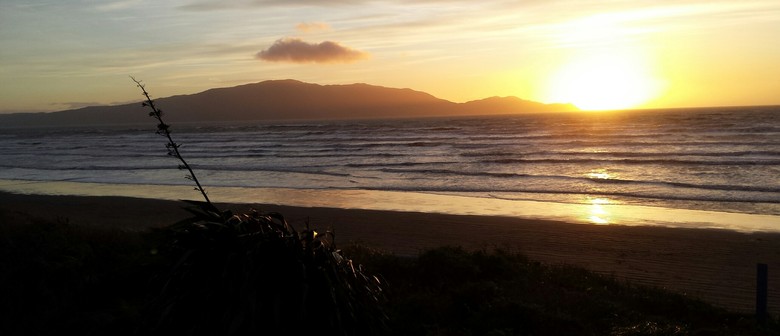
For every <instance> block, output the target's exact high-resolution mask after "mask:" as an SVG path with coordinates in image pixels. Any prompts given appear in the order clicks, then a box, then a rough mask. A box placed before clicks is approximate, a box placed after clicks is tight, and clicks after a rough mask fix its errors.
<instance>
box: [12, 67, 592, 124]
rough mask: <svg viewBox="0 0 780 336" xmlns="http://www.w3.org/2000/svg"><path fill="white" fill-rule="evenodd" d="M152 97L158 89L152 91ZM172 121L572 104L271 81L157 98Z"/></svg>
mask: <svg viewBox="0 0 780 336" xmlns="http://www.w3.org/2000/svg"><path fill="white" fill-rule="evenodd" d="M151 91H152V92H151V93H152V94H153V93H154V90H151ZM155 104H156V105H157V107H159V108H160V109H161V110H163V112H164V114H165V119H166V122H211V121H249V120H296V119H298V120H303V119H307V120H312V119H369V118H413V117H437V116H465V115H492V114H518V113H539V112H568V111H577V110H578V109H577V108H576V107H575V106H573V105H571V104H543V103H539V102H534V101H529V100H523V99H520V98H517V97H491V98H486V99H482V100H475V101H470V102H466V103H454V102H451V101H447V100H444V99H439V98H436V97H434V96H432V95H430V94H428V93H425V92H420V91H415V90H411V89H397V88H387V87H381V86H374V85H368V84H348V85H319V84H311V83H304V82H300V81H296V80H290V79H288V80H269V81H264V82H260V83H254V84H246V85H240V86H235V87H229V88H218V89H210V90H206V91H203V92H200V93H196V94H190V95H179V96H172V97H167V98H159V99H155ZM148 112H149V110H148V108H145V107H142V106H141V104H140V102H139V103H131V104H124V105H114V106H90V107H84V108H79V109H73V110H66V111H59V112H41V113H11V114H0V126H11V127H20V126H21V127H24V126H28V127H34V126H60V125H61V126H73V125H101V124H103V125H105V124H126V123H144V122H149V120H148V114H147V113H148Z"/></svg>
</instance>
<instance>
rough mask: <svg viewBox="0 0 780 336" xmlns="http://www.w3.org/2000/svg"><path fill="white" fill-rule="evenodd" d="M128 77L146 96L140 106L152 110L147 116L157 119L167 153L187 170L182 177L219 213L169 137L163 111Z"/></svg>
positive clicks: (158, 131)
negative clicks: (190, 182)
mask: <svg viewBox="0 0 780 336" xmlns="http://www.w3.org/2000/svg"><path fill="white" fill-rule="evenodd" d="M130 79H132V80H133V82H135V84H136V85H137V86H138V87H139V88H141V91H142V92H143V96H144V97H145V98H146V101H144V102H143V103H141V105H142V106H144V107H146V106H148V107H149V108H150V109H151V110H152V111H151V112H149V116H150V117H152V118H154V119H157V121H158V122H159V123H158V124H157V134H159V135H161V136H164V137H165V138H166V139H167V140H168V143H166V144H165V148H167V149H168V155H170V156H173V157H175V158H177V159H179V161H180V162H181V164H180V165H179V169H182V170H185V169H186V170H187V172H189V174H188V175H185V176H184V178H186V179H188V180H190V181H192V182H195V190H197V191H199V192H200V193H201V195H203V198H204V199H205V200H206V203H207V204H208V206H209V207H211V208H212V209H211V210H214V211H216V212H217V213H219V211H218V210H217V208H216V207H215V206H214V204H212V203H211V200H209V195H208V194H207V193H206V190H205V189H203V186H202V185H201V184H200V181H198V177H197V176H195V172H194V171H192V167H190V165H189V164H188V163H187V161H186V160H184V157H182V156H181V153H180V152H179V147H181V144H178V143H176V142H175V141H173V138H172V137H171V125H168V124H166V123H165V122H164V121H163V111H162V110H160V109H159V108H157V106H156V105H155V104H154V100H152V97H150V96H149V92H147V91H146V86H145V85H144V84H143V83H141V81H139V80H137V79H135V78H134V77H133V76H130Z"/></svg>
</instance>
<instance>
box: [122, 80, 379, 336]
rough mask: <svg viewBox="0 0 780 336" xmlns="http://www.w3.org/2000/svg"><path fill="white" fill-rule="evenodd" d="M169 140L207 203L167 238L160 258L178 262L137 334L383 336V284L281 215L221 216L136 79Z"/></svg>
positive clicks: (324, 238) (328, 240)
mask: <svg viewBox="0 0 780 336" xmlns="http://www.w3.org/2000/svg"><path fill="white" fill-rule="evenodd" d="M130 78H132V80H133V81H134V82H135V83H136V85H138V87H139V88H141V91H142V92H143V96H144V97H145V98H146V101H145V102H144V103H143V106H144V107H147V106H148V107H149V108H150V109H151V110H152V111H151V112H149V116H150V117H153V118H155V119H156V120H157V122H158V125H157V134H159V135H162V136H164V137H165V138H166V139H167V141H168V142H167V144H166V148H167V149H168V155H171V156H174V157H176V158H177V159H179V161H180V162H181V164H180V165H179V169H182V170H187V171H188V172H189V174H188V175H187V176H186V178H187V179H189V180H191V181H193V182H194V183H195V185H196V188H195V190H197V191H199V192H200V193H201V194H202V195H203V198H204V199H205V200H206V202H205V203H203V202H193V201H188V202H190V203H192V204H194V205H196V208H190V209H187V210H188V211H190V212H192V213H193V214H194V215H195V217H194V218H191V219H187V220H184V221H181V222H180V223H177V224H174V225H172V226H171V227H169V228H167V229H166V230H164V232H163V233H164V235H166V236H167V239H165V241H166V243H165V244H163V245H164V246H162V248H161V251H162V252H161V253H163V254H167V255H170V256H171V260H176V262H174V263H173V264H171V265H170V267H169V269H168V272H167V274H164V275H161V277H160V279H159V283H158V284H157V285H156V287H159V289H157V290H156V291H157V293H156V294H153V295H152V297H151V298H150V302H149V304H148V307H147V308H146V312H145V318H144V321H143V323H142V324H141V325H140V326H139V330H138V334H144V335H256V334H270V335H276V334H314V333H317V334H324V335H381V334H383V333H384V332H385V331H386V322H387V316H386V315H385V313H384V311H383V308H382V307H383V304H384V302H385V300H386V299H385V297H384V290H383V288H382V284H383V281H380V279H379V278H378V277H376V276H372V275H368V274H366V273H365V271H364V270H363V268H362V267H361V266H360V265H354V264H353V262H352V260H350V259H348V258H345V257H343V256H342V253H341V251H340V250H338V249H336V245H335V242H334V239H333V238H334V235H333V233H332V232H325V234H323V235H318V234H317V232H316V231H315V230H313V229H310V228H309V225H308V222H307V223H306V228H305V230H302V231H301V232H298V231H296V230H295V228H293V227H292V226H291V225H289V224H288V223H287V221H285V219H284V217H283V216H282V215H281V214H279V213H261V212H258V211H254V210H253V211H251V212H249V213H247V214H233V213H232V212H231V211H225V212H221V211H219V210H218V209H217V208H216V207H215V206H214V205H213V204H212V203H211V200H209V197H208V195H207V194H206V191H205V190H204V189H203V186H202V185H201V184H200V181H198V179H197V177H195V173H194V172H193V170H192V168H191V167H190V165H189V164H188V163H187V161H186V160H184V158H183V157H182V155H181V153H180V152H179V147H180V145H179V144H178V143H176V142H175V141H173V138H172V137H171V131H170V125H168V124H167V123H165V122H164V121H163V112H162V110H160V109H159V108H158V107H157V106H156V105H155V102H154V100H152V99H151V97H150V95H149V92H147V91H146V88H145V87H144V84H142V83H141V82H140V81H138V80H136V79H135V78H133V77H130Z"/></svg>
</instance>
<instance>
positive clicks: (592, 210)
mask: <svg viewBox="0 0 780 336" xmlns="http://www.w3.org/2000/svg"><path fill="white" fill-rule="evenodd" d="M588 203H590V207H589V211H588V215H589V216H588V221H590V222H591V223H593V224H601V225H604V224H609V217H610V215H609V212H608V211H607V210H606V209H605V208H604V205H607V204H610V201H609V199H606V198H591V199H589V200H588Z"/></svg>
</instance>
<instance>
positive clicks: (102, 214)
mask: <svg viewBox="0 0 780 336" xmlns="http://www.w3.org/2000/svg"><path fill="white" fill-rule="evenodd" d="M185 205H186V204H185V203H183V202H177V201H167V200H154V199H140V198H130V197H107V196H42V195H20V194H11V193H2V192H0V212H4V213H11V214H17V215H18V214H29V215H32V216H35V217H39V218H45V219H61V220H64V219H67V220H69V221H70V222H71V223H75V224H84V225H100V226H112V227H117V228H122V229H127V230H140V229H145V228H148V227H160V226H165V225H168V224H171V223H174V222H176V221H178V220H180V219H183V218H186V217H187V216H188V213H187V212H186V211H185V210H183V209H182V207H183V206H185ZM220 207H221V208H223V209H230V210H233V211H236V212H242V211H246V210H248V209H249V208H255V209H258V210H260V211H276V212H280V213H282V214H283V215H284V216H285V218H287V220H288V222H290V223H291V224H292V225H293V226H295V227H296V228H302V227H303V226H304V223H305V222H306V221H309V223H310V224H311V225H312V226H313V227H315V228H318V229H320V230H325V229H329V230H334V231H335V232H336V237H337V243H342V244H343V243H348V242H360V243H363V244H365V245H368V246H371V247H374V248H377V249H380V250H383V251H386V252H390V253H394V254H397V255H413V254H416V253H418V252H419V251H421V250H424V249H427V248H432V247H437V246H442V245H460V246H463V247H466V248H483V247H486V248H490V247H493V246H498V247H502V248H506V249H512V250H517V251H520V252H522V253H524V254H526V255H527V256H529V258H531V259H533V260H538V261H541V262H545V263H550V264H568V265H576V266H582V267H585V268H588V269H590V270H593V271H596V272H599V273H602V274H606V275H613V276H615V277H617V278H620V279H625V280H628V281H631V282H633V283H639V284H648V285H654V286H659V287H663V288H667V289H669V290H672V291H675V292H678V293H684V294H686V295H689V296H694V297H700V298H702V299H704V300H706V301H708V302H710V303H713V304H715V305H718V306H722V307H725V308H729V309H731V310H736V311H742V312H751V311H752V310H753V309H754V305H755V286H756V285H755V283H756V275H755V274H756V263H765V264H768V265H769V310H770V312H772V313H773V314H777V313H780V271H778V270H780V248H778V247H780V233H740V232H735V231H729V230H712V229H683V228H666V227H657V226H652V227H651V226H617V225H587V224H571V223H565V222H557V221H545V220H531V219H523V218H513V217H495V216H467V215H444V214H429V213H414V212H394V211H375V210H350V209H336V208H307V207H289V206H278V205H262V204H254V205H248V204H221V205H220Z"/></svg>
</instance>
